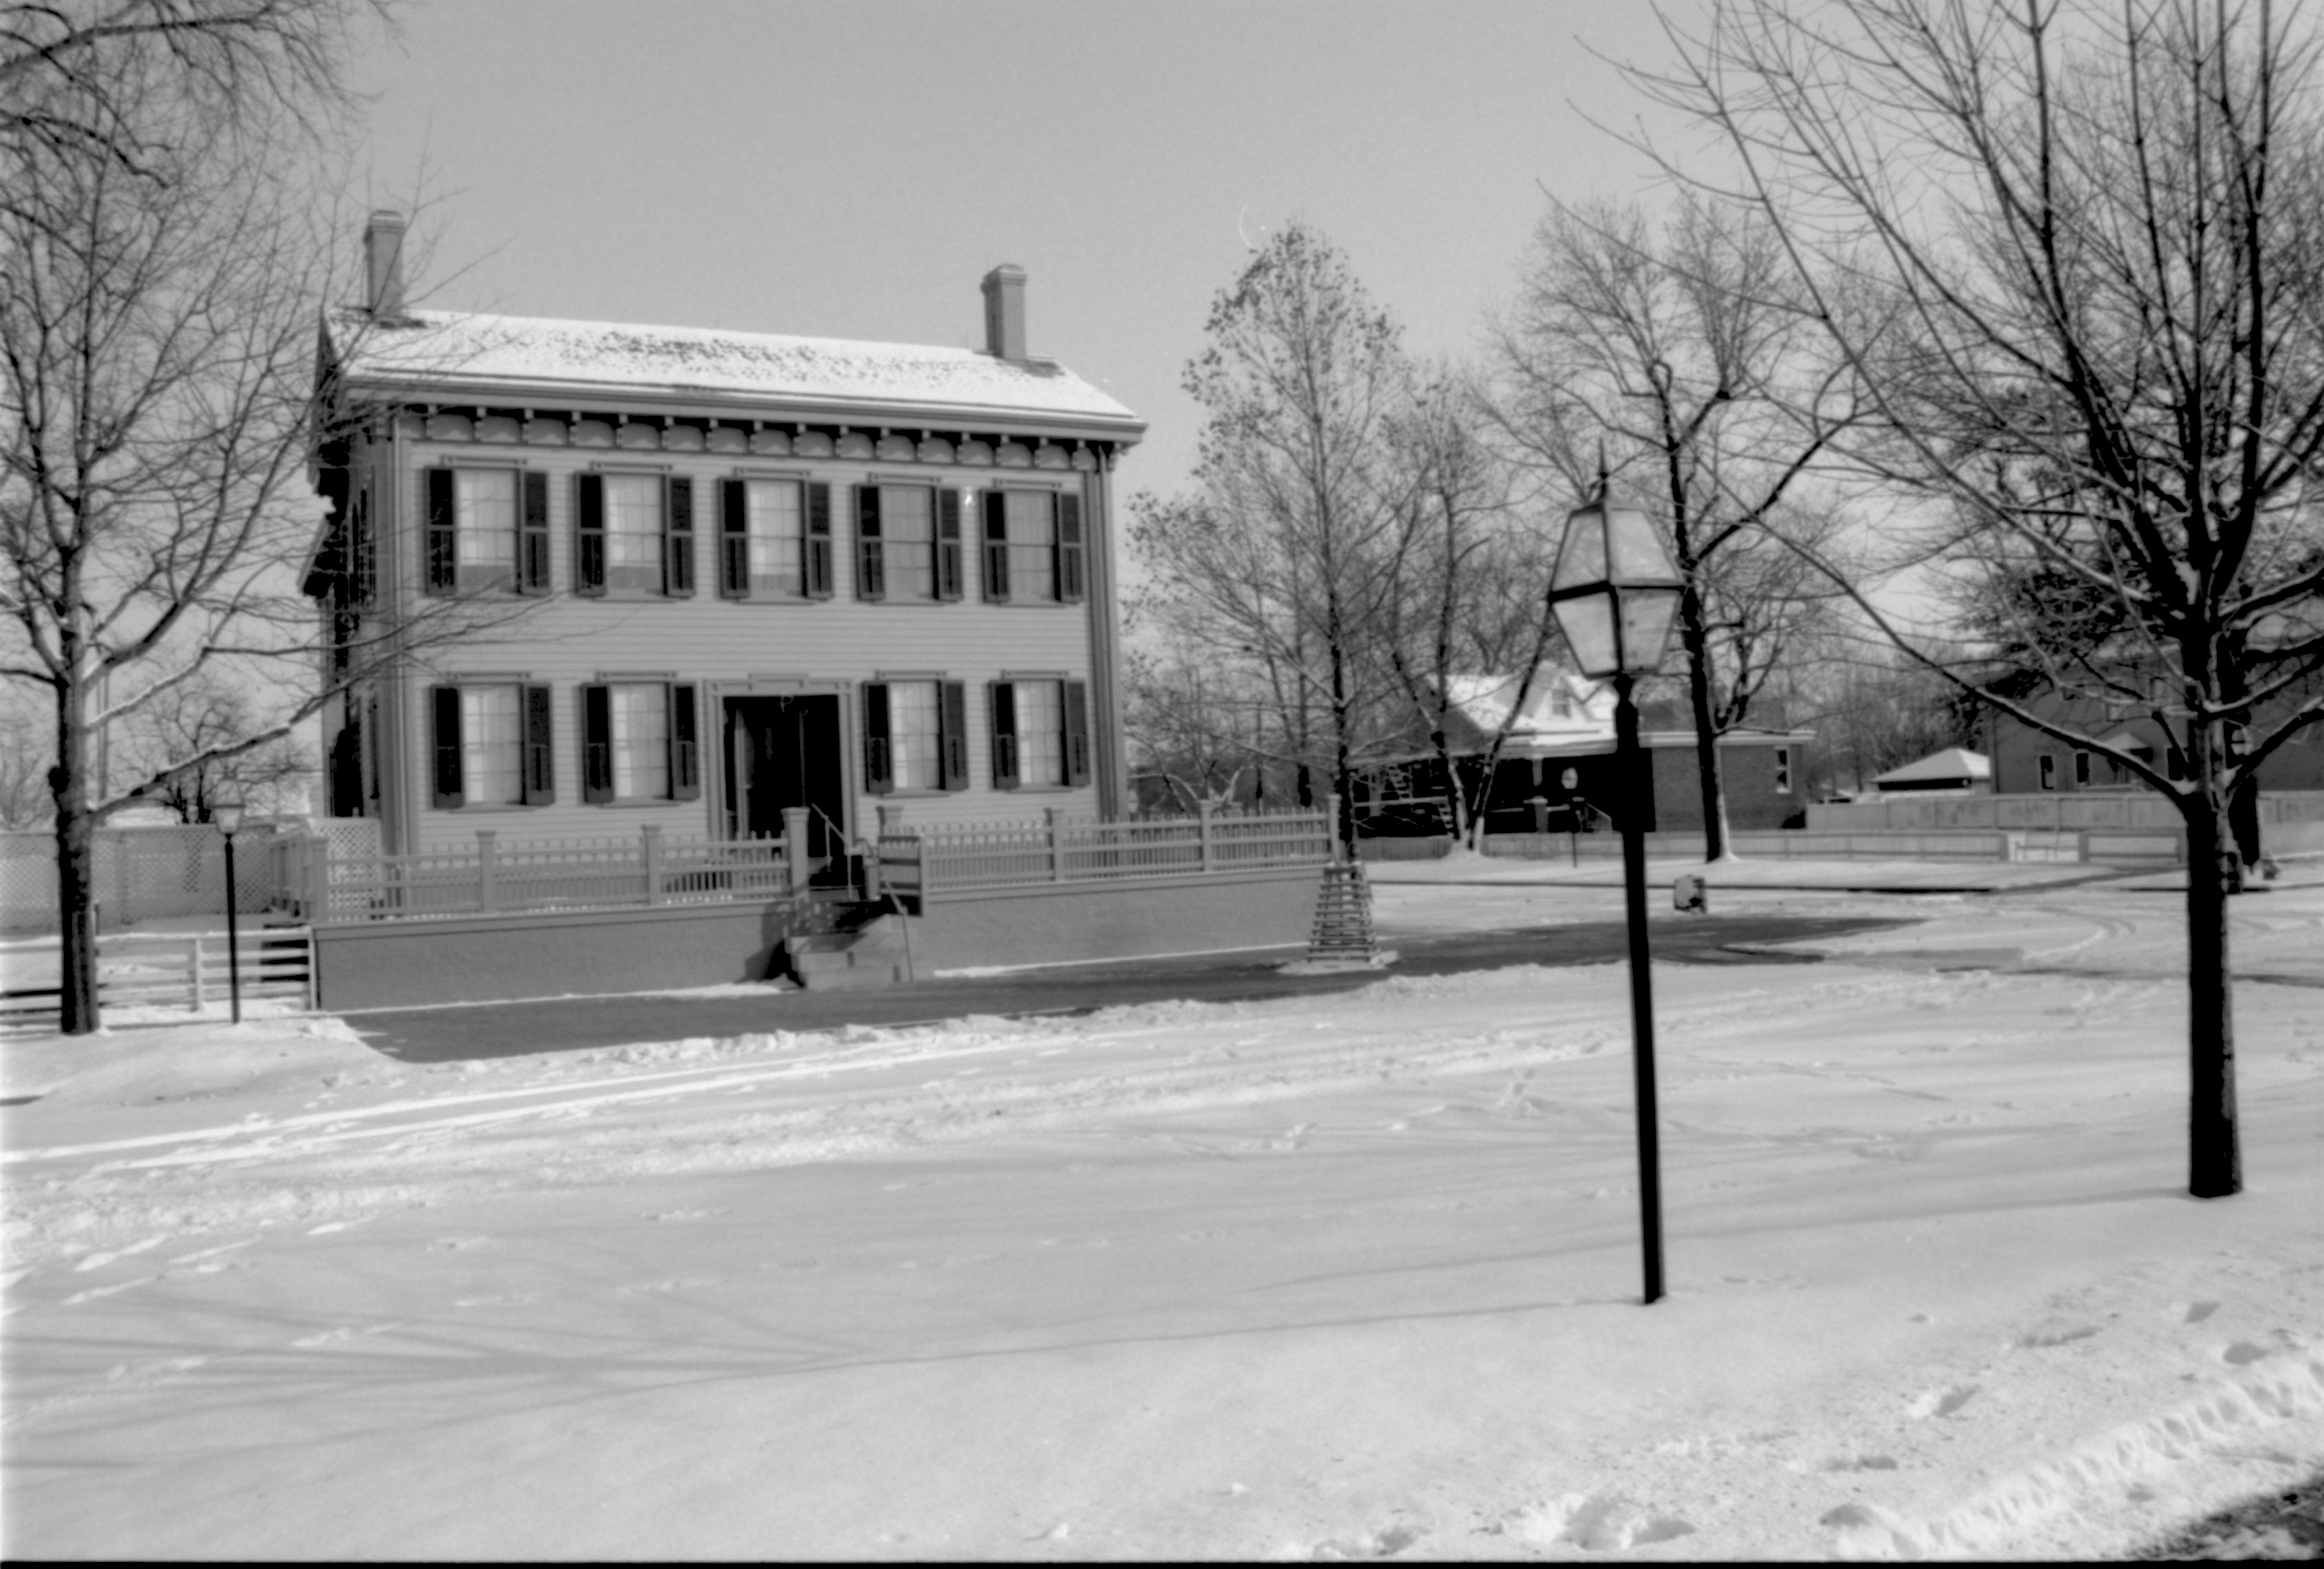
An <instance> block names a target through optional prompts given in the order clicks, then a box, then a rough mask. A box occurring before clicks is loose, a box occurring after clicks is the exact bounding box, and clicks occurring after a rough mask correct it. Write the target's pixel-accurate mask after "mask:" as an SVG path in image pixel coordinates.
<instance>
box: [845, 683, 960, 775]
mask: <svg viewBox="0 0 2324 1569" xmlns="http://www.w3.org/2000/svg"><path fill="white" fill-rule="evenodd" d="M967 732H968V713H967V702H966V688H964V686H963V685H962V684H961V683H960V682H958V681H936V680H925V681H872V682H869V683H867V684H866V685H865V687H864V688H863V773H864V783H865V788H867V789H870V790H871V791H872V792H873V793H874V794H876V795H884V794H886V793H888V792H889V791H890V790H956V789H966V788H967V786H968V734H967Z"/></svg>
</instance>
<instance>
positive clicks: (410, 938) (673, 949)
mask: <svg viewBox="0 0 2324 1569" xmlns="http://www.w3.org/2000/svg"><path fill="white" fill-rule="evenodd" d="M797 922H798V915H797V913H796V911H795V909H794V907H793V906H792V905H790V904H789V903H788V901H783V902H769V903H764V904H752V903H736V904H705V905H679V906H669V905H665V906H662V907H659V908H658V909H609V910H584V911H574V912H571V913H566V914H544V913H538V912H536V913H532V914H527V915H491V916H462V917H457V918H451V919H447V920H380V921H361V922H351V923H349V924H346V925H344V926H318V927H317V928H315V988H316V992H317V1006H318V1007H321V1008H324V1009H327V1010H330V1011H335V1012H337V1011H347V1010H351V1009H363V1008H403V1007H414V1006H419V1005H422V1004H426V1003H431V1002H508V1001H518V1000H520V999H522V998H527V997H563V996H569V995H573V994H576V993H579V994H585V995H586V994H590V993H596V992H653V991H660V990H663V989H665V988H669V987H678V986H713V985H717V984H719V983H722V982H728V981H755V980H761V979H763V978H764V977H765V975H766V974H767V966H768V964H770V962H771V961H772V959H773V957H774V951H775V945H776V944H778V943H779V942H780V941H782V939H783V937H785V936H786V935H788V933H789V932H790V930H791V929H792V928H793V927H794V925H795V924H797Z"/></svg>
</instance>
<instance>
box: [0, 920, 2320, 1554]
mask: <svg viewBox="0 0 2324 1569" xmlns="http://www.w3.org/2000/svg"><path fill="white" fill-rule="evenodd" d="M1454 892H1455V891H1453V890H1448V889H1425V888H1417V889H1408V890H1406V889H1395V888H1384V889H1382V890H1381V891H1380V893H1379V899H1380V913H1381V916H1382V919H1383V923H1384V925H1388V926H1391V927H1396V928H1403V929H1410V928H1416V927H1425V926H1426V925H1428V924H1430V923H1432V922H1435V921H1439V920H1441V921H1443V922H1444V923H1446V924H1460V923H1463V922H1477V923H1481V924H1496V918H1495V914H1494V911H1493V910H1491V909H1488V908H1484V905H1485V904H1489V902H1490V901H1493V900H1500V901H1504V903H1503V907H1502V909H1500V911H1499V917H1498V924H1510V922H1511V921H1512V920H1513V919H1515V918H1517V916H1516V915H1515V914H1513V912H1518V911H1528V910H1532V909H1535V908H1537V906H1536V901H1538V900H1544V899H1571V900H1575V901H1576V902H1577V903H1579V904H1581V905H1585V906H1590V905H1597V906H1603V905H1606V904H1607V903H1608V901H1609V900H1612V899H1613V898H1614V896H1613V895H1612V894H1611V893H1610V892H1609V891H1600V890H1584V891H1556V890H1538V889H1524V888H1519V889H1514V890H1510V891H1506V892H1504V891H1498V890H1491V891H1479V890H1475V889H1469V890H1461V891H1458V892H1459V893H1461V894H1463V895H1465V896H1466V897H1467V899H1468V900H1469V901H1470V902H1469V903H1468V904H1466V905H1465V906H1462V907H1460V908H1458V909H1455V908H1454V907H1453V906H1452V904H1451V903H1450V902H1449V901H1448V900H1449V896H1450V895H1452V893H1454ZM1731 897H1732V898H1733V899H1735V900H1758V901H1760V902H1759V905H1758V907H1759V908H1767V909H1777V908H1784V909H1811V908H1812V909H1819V910H1821V911H1824V912H1826V913H1831V912H1836V911H1840V910H1854V909H1858V908H1863V907H1864V906H1865V904H1867V902H1870V901H1860V900H1846V899H1832V898H1829V897H1826V896H1821V895H1817V896H1807V895H1797V896H1793V895H1786V896H1776V895H1749V894H1745V893H1741V892H1738V893H1737V894H1735V895H1732V896H1731ZM1480 901H1482V903H1480ZM1883 907H1884V908H1887V909H1902V910H1904V911H1905V912H1908V913H1915V914H1920V915H1923V916H1925V917H1926V918H1927V919H1926V921H1925V924H1923V925H1922V926H1921V927H1919V928H1914V929H1912V930H1909V931H1892V932H1887V933H1880V934H1865V935H1864V936H1863V937H1861V938H1849V939H1834V940H1833V944H1832V946H1833V947H1834V951H1835V952H1840V951H1841V948H1842V946H1843V945H1855V946H1853V947H1852V948H1850V949H1849V951H1848V952H1847V953H1846V955H1845V956H1844V957H1842V958H1840V959H1836V960H1835V961H1833V962H1832V963H1830V964H1823V965H1812V966H1799V965H1790V966H1780V967H1775V966H1771V967H1767V968H1763V969H1754V968H1748V967H1741V968H1720V969H1716V970H1707V969H1685V968H1681V967H1674V966H1665V967H1662V968H1659V969H1658V970H1657V972H1656V976H1655V983H1656V988H1657V1001H1658V1026H1659V1037H1660V1047H1661V1068H1662V1089H1663V1113H1664V1126H1663V1140H1664V1143H1663V1148H1664V1153H1665V1168H1664V1169H1665V1220H1666V1225H1667V1230H1668V1256H1667V1262H1668V1272H1669V1278H1670V1285H1671V1295H1670V1297H1668V1298H1667V1299H1666V1300H1665V1301H1664V1302H1661V1303H1658V1304H1656V1305H1655V1306H1653V1307H1651V1308H1647V1307H1642V1306H1639V1305H1638V1303H1637V1288H1638V1269H1639V1266H1638V1257H1637V1210H1636V1203H1637V1200H1636V1187H1635V1166H1634V1160H1635V1152H1634V1145H1633V1137H1634V1124H1633V1121H1632V1112H1631V1087H1630V1085H1631V1080H1630V1063H1629V1057H1628V1040H1629V1036H1628V1012H1627V1006H1628V992H1627V986H1626V979H1625V975H1624V972H1623V970H1622V968H1621V967H1620V966H1618V965H1599V966H1592V967H1587V968H1582V969H1572V970H1550V969H1537V968H1523V969H1511V970H1505V971H1500V972H1496V973H1492V974H1472V975H1461V976H1446V977H1428V978H1415V977H1391V978H1388V979H1386V980H1383V981H1382V982H1380V983H1377V984H1374V985H1371V986H1368V987H1366V988H1364V989H1362V990H1361V991H1359V992H1352V993H1348V994H1344V995H1340V996H1334V997H1332V998H1328V999H1314V998H1305V999H1297V1000H1291V1001H1278V1002H1268V1003H1254V1004H1233V1005H1209V1004H1194V1003H1158V1004H1150V1005H1145V1006H1141V1007H1138V1008H1129V1009H1120V1010H1113V1011H1107V1012H1104V1013H1100V1014H1096V1015H1093V1016H1088V1017H1084V1018H1077V1019H1042V1020H1017V1021H1010V1020H996V1019H989V1018H986V1019H969V1020H957V1021H954V1023H952V1024H949V1025H946V1026H943V1027H937V1028H915V1029H852V1030H849V1031H845V1032H843V1033H841V1034H837V1035H789V1034H771V1033H770V1034H765V1035H752V1036H746V1037H737V1038H707V1037H700V1036H695V1037H687V1036H686V1035H685V1033H684V1030H685V1024H686V1016H685V1012H684V1006H683V1001H682V1000H673V1002H672V1005H671V1009H670V1011H669V1019H670V1021H671V1023H672V1025H673V1026H674V1028H673V1029H672V1031H671V1034H672V1035H673V1037H674V1038H673V1039H670V1040H669V1041H664V1042H640V1043H638V1044H636V1045H634V1046H631V1047H626V1048H614V1049H609V1050H598V1051H588V1052H575V1053H562V1054H549V1055H545V1056H540V1057H523V1058H511V1059H503V1060H498V1061H493V1062H486V1063H474V1064H451V1065H443V1066H435V1067H428V1068H414V1067H407V1066H401V1065H398V1064H393V1063H389V1062H386V1061H384V1060H383V1059H380V1058H376V1057H370V1058H368V1059H366V1058H365V1057H364V1056H363V1055H362V1054H360V1052H359V1049H358V1048H355V1047H353V1046H351V1045H350V1043H349V1042H348V1041H347V1040H346V1038H344V1037H343V1036H341V1035H340V1034H338V1033H337V1031H336V1030H335V1029H332V1028H331V1027H330V1026H329V1025H328V1024H327V1023H321V1022H320V1021H318V1025H319V1028H318V1031H317V1032H315V1033H312V1034H309V1035H305V1036H300V1035H297V1034H295V1033H294V1027H292V1026H290V1025H284V1024H276V1023H266V1024H261V1025H250V1026H244V1029H243V1031H242V1032H236V1031H234V1030H230V1029H226V1028H224V1027H215V1026H213V1027H208V1029H206V1030H204V1029H189V1030H186V1031H183V1032H182V1033H179V1032H164V1031H158V1030H157V1031H155V1032H153V1034H152V1036H150V1037H147V1036H145V1035H144V1034H143V1032H135V1031H121V1032H118V1033H119V1037H120V1038H121V1039H119V1040H117V1041H116V1040H107V1041H106V1042H104V1043H102V1049H103V1051H104V1052H112V1051H114V1049H115V1046H116V1045H119V1046H121V1047H122V1048H124V1049H123V1051H122V1053H121V1054H120V1055H117V1056H112V1057H100V1059H99V1060H97V1061H94V1062H91V1063H89V1064H88V1065H86V1066H83V1065H82V1064H80V1062H79V1061H78V1058H71V1059H67V1058H61V1057H60V1056H59V1055H58V1054H59V1053H60V1052H62V1051H63V1050H64V1049H65V1048H63V1047H62V1046H61V1043H49V1044H47V1045H43V1046H41V1047H39V1048H37V1049H36V1050H34V1051H32V1053H30V1054H25V1053H23V1052H22V1051H21V1050H20V1048H21V1047H22V1045H23V1043H19V1042H10V1043H7V1044H6V1046H5V1048H0V1061H5V1064H6V1066H7V1070H8V1074H9V1080H10V1083H11V1084H18V1083H27V1084H32V1083H37V1084H42V1085H43V1086H45V1088H46V1089H47V1091H48V1093H47V1094H45V1095H44V1097H43V1098H42V1099H41V1100H39V1101H36V1102H33V1103H30V1104H24V1105H17V1106H13V1107H11V1108H9V1109H8V1110H6V1111H5V1112H0V1131H5V1140H6V1145H7V1149H6V1151H5V1155H6V1160H7V1164H6V1166H5V1176H6V1179H7V1180H6V1183H5V1204H6V1221H7V1228H8V1230H7V1251H8V1270H9V1273H8V1278H7V1284H6V1301H5V1312H6V1315H7V1316H6V1318H5V1324H0V1333H5V1351H6V1354H7V1359H8V1361H7V1365H8V1370H9V1384H8V1403H7V1411H6V1421H7V1426H8V1446H7V1450H6V1463H7V1467H8V1489H9V1491H8V1504H9V1511H8V1521H7V1528H8V1533H9V1536H8V1541H7V1543H6V1546H7V1548H8V1550H10V1551H11V1552H13V1553H15V1554H17V1555H42V1556H85V1557H100V1556H102V1557H120V1556H137V1557H152V1556H219V1557H224V1556H235V1557H270V1556H317V1557H346V1556H357V1557H378V1556H394V1555H409V1556H442V1557H518V1556H546V1557H558V1558H584V1557H615V1556H693V1557H730V1558H731V1557H767V1556H779V1557H826V1556H830V1557H885V1558H924V1557H963V1556H966V1557H983V1558H1031V1559H1042V1558H1047V1559H1057V1558H1088V1557H1140V1558H1163V1557H1173V1558H1175V1557H1190V1558H1278V1559H1293V1558H1316V1557H1325V1558H1330V1557H1350V1556H1374V1557H1379V1556H1396V1557H1401V1558H1526V1557H1537V1556H1543V1555H1547V1556H1553V1557H1568V1558H1574V1557H1578V1558H1604V1557H1614V1556H1620V1557H1636V1558H1645V1559H1655V1558H1713V1559H1716V1558H1733V1557H1779V1558H1781V1557H1817V1556H1908V1555H1940V1556H1943V1555H1950V1556H1970V1557H1986V1556H2006V1557H2070V1556H2095V1555H2105V1554H2107V1553H2116V1552H2120V1551H2122V1550H2124V1549H2125V1548H2126V1547H2127V1546H2130V1545H2131V1544H2133V1543H2134V1542H2136V1541H2138V1540H2140V1539H2142V1538H2144V1537H2150V1536H2153V1535H2159V1534H2160V1533H2161V1532H2163V1531H2164V1530H2165V1529H2167V1528H2168V1527H2171V1526H2172V1524H2173V1523H2174V1522H2176V1521H2179V1520H2183V1519H2186V1518H2192V1517H2193V1516H2196V1515H2198V1514H2200V1513H2202V1512H2204V1511H2206V1510H2208V1509H2211V1508H2213V1507H2215V1506H2216V1505H2218V1504H2219V1503H2221V1502H2223V1501H2226V1500H2228V1499H2231V1498H2234V1497H2236V1496H2239V1495H2241V1494H2244V1493H2248V1492H2252V1491H2260V1490H2262V1489H2265V1488H2270V1487H2274V1486H2278V1485H2281V1484H2282V1483H2283V1482H2284V1481H2287V1480H2289V1479H2291V1478H2293V1477H2296V1476H2298V1475H2300V1474H2302V1473H2304V1472H2306V1471H2309V1470H2312V1469H2313V1468H2314V1467H2315V1466H2316V1465H2318V1464H2319V1463H2324V1270H2319V1269H2318V1268H2317V1266H2316V1260H2318V1259H2319V1257H2324V1246H2319V1244H2324V1216H2319V1213H2318V1211H2317V1208H2316V1204H2315V1201H2314V1195H2315V1194H2316V1193H2317V1192H2318V1191H2319V1189H2324V1140H2318V1139H2317V1137H2316V1129H2317V1127H2318V1126H2319V1119H2324V1020H2319V1010H2318V1009H2317V1007H2316V1006H2315V999H2316V996H2317V993H2318V990H2319V987H2324V893H2319V892H2318V891H2313V890H2310V891H2297V890H2295V891H2291V892H2288V893H2278V894H2275V895H2272V896H2270V897H2268V898H2266V899H2261V900H2245V901H2239V903H2238V907H2237V909H2236V923H2237V931H2236V941H2237V944H2238V950H2237V951H2238V955H2239V963H2240V964H2242V965H2243V966H2244V967H2245V968H2246V970H2247V971H2248V972H2249V973H2251V974H2267V975H2270V976H2273V977H2274V979H2273V980H2272V981H2269V982H2266V983H2256V982H2247V983H2245V984H2243V985H2242V986H2240V987H2239V988H2238V992H2237V999H2236V1006H2237V1014H2236V1019H2237V1028H2238V1037H2239V1058H2238V1071H2239V1079H2240V1083H2241V1087H2242V1094H2243V1096H2244V1107H2245V1141H2246V1142H2245V1153H2246V1169H2247V1171H2248V1173H2249V1177H2250V1182H2251V1188H2250V1191H2249V1192H2247V1193H2246V1194H2245V1195H2242V1196H2239V1197H2237V1198H2236V1199H2233V1200H2230V1201H2222V1202H2216V1203H2210V1204H2200V1203H2197V1202H2195V1201H2193V1200H2190V1199H2188V1198H2186V1197H2184V1196H2183V1194H2182V1193H2181V1168H2182V1166H2183V1151H2182V1146H2181V1137H2182V1135H2181V1126H2182V1124H2183V1116H2184V1112H2183V1096H2184V1091H2185V1084H2184V1074H2185V1068H2184V1046H2183V1029H2182V1020H2183V1014H2182V1011H2181V1010H2182V1009H2183V986H2182V985H2181V983H2179V982H2178V980H2177V978H2176V977H2175V976H2174V974H2172V964H2173V963H2174V962H2175V961H2174V959H2173V957H2172V955H2175V954H2176V953H2178V952H2179V951H2181V950H2180V946H2179V945H2180V938H2179V935H2178V932H2177V929H2176V926H2175V921H2176V916H2177V911H2176V908H2175V902H2174V901H2172V900H2129V901H2126V900H2122V899H2120V898H2119V897H2117V896H2116V895H2114V894H2113V893H2111V892H2110V891H2107V890H2104V889H2093V890H2089V891H2080V890H2070V889H2069V890H2064V891H2050V892H2044V893H2043V894H2042V895H2040V896H2039V897H2038V898H2037V899H2033V900H1966V899H1959V898H1946V897H1943V896H1929V897H1924V898H1919V899H1913V900H1894V901H1884V903H1883ZM2005 947H2006V948H2009V949H2014V950H2017V951H2020V952H2022V953H2023V954H2024V955H2025V956H2024V960H2023V962H2022V963H2014V962H2004V961H1999V960H1991V961H1985V960H1978V961H1977V962H1976V964H1975V966H1974V967H1960V966H1950V967H1948V966H1946V965H1942V964H1938V963H1936V962H1934V961H1933V960H1932V958H1931V957H1930V955H1946V954H1950V955H1955V956H1956V957H1958V956H1960V955H1974V954H1976V953H1977V952H1978V951H1979V950H1997V949H2000V948H2005ZM495 1012H496V1011H493V1010H479V1011H478V1019H479V1021H480V1023H479V1028H480V1029H489V1028H490V1022H489V1021H490V1020H491V1019H492V1018H493V1016H494V1014H495ZM166 1033H177V1034H178V1038H177V1039H176V1041H175V1043H174V1045H165V1043H164V1042H163V1039H162V1037H163V1035H164V1034H166ZM212 1048H215V1049H212ZM80 1049H82V1048H80V1047H76V1048H73V1050H75V1051H78V1050H80ZM285 1050H289V1051H290V1052H291V1056H289V1057H284V1056H281V1055H280V1054H281V1052H283V1051H285ZM270 1051H271V1052H273V1053H275V1054H277V1055H274V1056H272V1057H270V1056H268V1055H267V1054H268V1053H269V1052H270ZM351 1054H352V1055H351ZM133 1058H134V1059H135V1060H136V1061H137V1062H139V1063H142V1064H143V1069H144V1071H145V1072H149V1073H151V1074H153V1075H180V1076H178V1077H177V1078H174V1079H167V1080H166V1082H168V1083H169V1084H172V1085H173V1086H174V1087H172V1088H171V1089H169V1090H167V1091H166V1092H164V1093H163V1094H162V1095H161V1098H154V1096H153V1095H152V1094H147V1093H144V1092H146V1091H147V1090H148V1089H149V1087H150V1086H149V1084H148V1082H147V1081H145V1080H144V1079H143V1078H142V1077H141V1076H140V1075H139V1074H138V1073H136V1072H133V1071H132V1070H131V1067H130V1066H124V1065H130V1064H131V1063H132V1060H133ZM60 1062H62V1063H63V1064H64V1066H58V1064H59V1063H60ZM153 1082H164V1079H163V1078H162V1077H157V1078H156V1080H154V1081H153Z"/></svg>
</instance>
